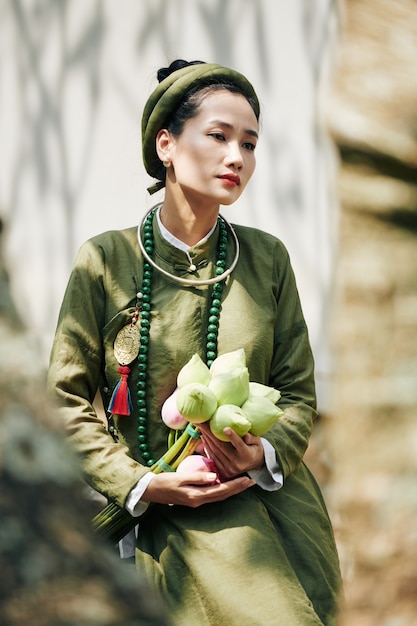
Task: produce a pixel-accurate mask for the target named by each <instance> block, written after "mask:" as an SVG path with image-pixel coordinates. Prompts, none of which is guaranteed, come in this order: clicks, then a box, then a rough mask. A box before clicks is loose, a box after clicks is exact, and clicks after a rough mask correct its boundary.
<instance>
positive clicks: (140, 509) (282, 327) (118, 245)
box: [49, 61, 340, 626]
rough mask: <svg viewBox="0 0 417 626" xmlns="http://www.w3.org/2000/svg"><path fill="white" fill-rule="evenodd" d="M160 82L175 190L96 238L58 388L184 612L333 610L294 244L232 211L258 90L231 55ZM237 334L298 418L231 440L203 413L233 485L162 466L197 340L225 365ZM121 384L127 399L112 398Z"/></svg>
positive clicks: (67, 302)
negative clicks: (228, 216)
mask: <svg viewBox="0 0 417 626" xmlns="http://www.w3.org/2000/svg"><path fill="white" fill-rule="evenodd" d="M158 78H159V80H160V83H159V85H158V86H157V88H156V89H155V91H154V92H153V93H152V94H151V96H150V98H149V100H148V102H147V104H146V106H145V110H144V114H143V119H142V140H143V157H144V164H145V167H146V170H147V172H148V173H149V174H150V175H151V176H152V177H154V178H156V179H157V180H158V182H157V183H156V184H155V185H154V186H153V187H152V188H150V192H153V191H155V190H156V189H160V188H162V187H165V198H164V201H163V202H162V203H161V205H160V206H159V207H157V208H156V210H155V211H151V212H150V213H148V214H147V215H146V216H145V218H144V220H143V222H142V224H141V225H140V227H139V231H138V230H137V229H136V228H131V229H127V230H123V231H114V232H109V233H104V234H102V235H99V236H97V237H95V238H93V239H92V240H90V241H89V242H87V243H86V244H84V246H83V247H82V248H81V250H80V253H79V255H78V258H77V261H76V264H75V267H74V270H73V273H72V275H71V278H70V281H69V285H68V288H67V292H66V295H65V298H64V302H63V305H62V310H61V314H60V319H59V324H58V329H57V334H56V339H55V342H54V346H53V350H52V357H51V367H50V372H49V384H50V386H51V388H52V389H53V390H54V394H55V396H56V397H57V399H58V401H59V403H60V405H61V406H62V408H61V409H60V410H61V411H62V413H63V415H64V418H65V421H66V423H67V427H68V429H69V433H70V438H71V440H72V442H73V444H74V445H75V446H76V448H77V450H78V451H79V453H80V454H81V456H82V462H83V468H84V471H85V475H86V477H87V479H88V481H89V482H90V484H91V485H92V486H93V487H94V488H95V489H97V490H98V491H100V492H101V493H103V494H105V495H106V496H107V497H108V498H109V499H110V500H113V501H114V502H116V503H117V504H118V505H119V506H123V507H126V508H127V510H128V511H129V512H130V513H131V514H132V515H135V516H138V519H139V518H140V516H141V515H142V514H143V513H144V511H146V515H144V517H143V518H141V519H140V526H139V533H138V537H137V544H136V563H137V566H138V567H139V568H141V569H142V570H143V571H145V572H146V575H147V577H148V579H149V581H150V582H151V584H152V585H154V586H155V588H156V589H158V590H159V592H160V593H161V594H162V596H163V598H164V600H165V602H166V603H167V605H168V607H169V609H170V611H171V614H172V616H173V622H174V623H175V624H178V625H181V626H186V625H188V624H190V625H193V626H194V625H195V624H199V625H201V626H203V625H212V624H227V625H228V626H233V625H238V624H239V626H242V625H246V624H247V625H248V626H249V625H251V626H254V625H259V626H261V625H262V626H265V625H266V624H268V625H269V624H279V625H281V624H282V625H283V626H292V625H294V626H295V625H297V626H309V625H311V626H313V625H319V624H332V623H334V619H335V613H336V605H337V595H338V591H339V586H340V577H339V569H338V561H337V555H336V550H335V545H334V540H333V534H332V529H331V525H330V522H329V519H328V515H327V512H326V509H325V505H324V503H323V500H322V497H321V494H320V491H319V489H318V487H317V484H316V482H315V481H314V479H313V477H312V476H311V474H310V473H309V471H308V469H307V468H306V467H305V465H304V464H303V462H302V457H303V454H304V452H305V449H306V447H307V443H308V438H309V435H310V432H311V428H312V421H313V419H314V417H315V393H314V374H313V359H312V355H311V350H310V346H309V341H308V334H307V329H306V325H305V322H304V319H303V315H302V312H301V307H300V302H299V298H298V294H297V289H296V285H295V280H294V276H293V273H292V269H291V266H290V262H289V259H288V254H287V252H286V250H285V248H284V246H283V244H282V243H281V242H280V241H279V240H277V239H276V238H274V237H272V236H271V235H269V234H266V233H263V232H261V231H259V230H255V229H251V228H247V227H242V226H236V227H233V228H232V227H231V226H230V225H227V223H226V222H225V220H223V219H222V218H220V217H219V207H220V205H226V206H227V205H230V204H232V203H233V202H235V201H236V200H237V199H238V198H239V196H240V195H241V194H242V192H243V190H244V188H245V186H246V184H247V183H248V181H249V179H250V177H251V176H252V174H253V171H254V169H255V154H254V153H255V147H256V143H257V140H258V128H259V103H258V99H257V96H256V94H255V92H254V90H253V87H252V85H251V84H250V83H249V82H248V80H247V79H246V78H245V77H244V76H242V75H241V74H239V73H238V72H235V71H233V70H230V69H228V68H224V67H221V66H219V65H214V64H204V63H202V62H198V61H196V62H193V63H190V64H189V63H186V62H184V61H176V62H174V63H173V64H171V66H170V67H169V68H165V69H162V70H160V71H159V73H158ZM132 327H133V329H132ZM138 329H139V330H138ZM136 331H138V332H139V333H140V337H141V340H140V345H138V342H137V340H136V338H137V334H136ZM120 345H122V352H123V349H126V351H127V352H128V353H129V355H128V356H126V354H124V353H123V354H122V352H121V351H120ZM126 346H128V347H127V348H126ZM132 346H133V347H132ZM238 348H243V349H244V350H245V355H246V361H247V366H248V369H249V372H250V377H251V380H252V381H257V382H259V383H263V384H266V385H270V386H273V387H275V388H276V389H279V390H280V392H281V394H282V397H281V400H280V402H279V406H280V407H281V408H282V409H283V410H284V416H283V418H282V419H280V420H279V422H278V423H277V424H276V425H275V426H274V427H273V428H272V429H271V430H270V431H269V432H267V433H266V435H264V436H263V437H262V438H260V437H255V436H253V435H250V434H247V435H245V436H244V437H243V438H240V437H238V436H237V435H236V433H234V431H232V430H231V429H226V430H225V434H226V435H227V437H228V439H229V441H228V442H221V441H219V440H218V439H217V438H215V437H214V436H213V435H212V434H211V431H210V428H209V427H207V426H206V425H204V424H203V425H202V426H201V431H202V442H203V446H204V448H205V451H206V454H207V455H208V456H210V457H211V458H212V459H213V460H214V462H215V464H216V466H217V468H218V469H219V471H220V473H221V474H222V475H223V476H224V477H225V478H226V479H227V480H225V481H223V482H221V483H215V484H213V474H212V473H210V472H207V473H204V472H203V473H185V474H180V473H175V472H164V473H160V474H157V475H156V474H154V473H152V472H151V471H150V470H149V468H150V466H152V465H153V463H154V462H155V460H157V459H158V458H160V457H161V456H162V455H163V453H164V452H165V450H166V448H167V433H168V429H167V427H166V426H165V424H164V423H163V421H162V420H161V407H162V405H163V403H164V401H165V399H166V398H167V397H168V396H170V394H171V393H172V392H173V391H174V389H175V387H176V381H177V375H178V372H179V370H180V369H181V368H182V367H183V365H184V364H185V363H187V361H188V360H189V359H190V357H191V356H192V355H193V354H199V355H200V357H201V358H202V359H205V360H206V361H207V362H208V363H209V364H210V362H211V361H212V360H213V359H214V358H215V357H216V355H220V354H223V353H226V352H231V351H234V350H236V349H238ZM121 379H122V381H123V383H122V386H118V383H119V381H120V380H121ZM126 382H127V384H128V389H129V391H128V392H127V390H126ZM122 387H123V389H124V393H125V402H124V404H125V405H126V406H125V407H124V409H121V408H120V407H121V404H120V397H118V399H117V400H115V397H114V395H113V398H112V392H113V391H114V389H115V388H116V395H117V393H119V394H120V393H121V388H122ZM97 389H99V390H100V393H101V396H102V398H103V401H104V403H105V406H109V407H110V410H111V411H112V412H113V414H114V413H116V415H113V418H114V427H115V435H116V439H117V441H114V439H112V437H111V435H110V434H109V432H108V430H107V429H106V428H105V426H104V425H103V423H102V422H101V421H100V420H99V419H98V417H97V415H96V413H95V411H94V409H93V406H92V403H93V399H94V396H95V393H96V390H97ZM129 396H130V399H131V400H132V402H131V403H132V407H131V409H130V408H129V407H128V404H129V402H128V400H129ZM122 405H123V402H122ZM126 407H127V408H126ZM123 413H124V414H123ZM129 413H130V414H129ZM150 504H152V506H149V505H150Z"/></svg>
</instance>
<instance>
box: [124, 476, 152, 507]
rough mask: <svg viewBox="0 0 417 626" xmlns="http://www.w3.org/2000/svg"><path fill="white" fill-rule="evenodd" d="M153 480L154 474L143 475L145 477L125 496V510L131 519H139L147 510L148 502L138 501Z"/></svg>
mask: <svg viewBox="0 0 417 626" xmlns="http://www.w3.org/2000/svg"><path fill="white" fill-rule="evenodd" d="M153 478H155V474H154V473H153V472H148V473H147V474H145V476H143V477H142V478H141V479H140V480H139V481H138V482H137V483H136V486H135V487H133V489H132V490H131V492H130V493H129V495H128V496H127V499H126V504H125V509H126V510H127V511H128V512H129V513H130V515H133V517H140V516H141V515H143V514H144V513H145V511H146V509H147V508H148V506H149V502H141V501H140V499H141V497H142V496H143V494H144V492H145V490H146V487H147V486H148V485H149V483H150V482H151V480H152V479H153Z"/></svg>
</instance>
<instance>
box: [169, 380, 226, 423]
mask: <svg viewBox="0 0 417 626" xmlns="http://www.w3.org/2000/svg"><path fill="white" fill-rule="evenodd" d="M176 404H177V409H178V411H179V412H180V413H181V415H182V416H183V417H185V419H187V420H188V421H190V422H193V423H194V424H201V423H202V422H206V421H207V420H209V419H210V417H211V416H212V415H213V413H214V411H215V410H216V408H217V399H216V396H215V395H214V393H213V392H212V391H211V390H210V389H209V388H208V387H207V386H206V385H203V384H202V383H188V384H187V385H184V387H180V388H179V389H178V393H177V395H176Z"/></svg>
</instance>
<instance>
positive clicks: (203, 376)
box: [177, 354, 211, 387]
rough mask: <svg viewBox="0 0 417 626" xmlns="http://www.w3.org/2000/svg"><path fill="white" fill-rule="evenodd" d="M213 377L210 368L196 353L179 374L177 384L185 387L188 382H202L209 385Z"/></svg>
mask: <svg viewBox="0 0 417 626" xmlns="http://www.w3.org/2000/svg"><path fill="white" fill-rule="evenodd" d="M210 379H211V374H210V370H209V368H208V367H207V365H206V364H205V363H204V361H203V360H202V359H201V358H200V357H199V355H198V354H194V355H193V356H192V357H191V359H190V360H189V361H188V363H186V364H185V365H184V367H183V368H182V369H181V370H180V371H179V373H178V376H177V386H178V387H184V385H188V383H201V384H202V385H208V384H209V382H210Z"/></svg>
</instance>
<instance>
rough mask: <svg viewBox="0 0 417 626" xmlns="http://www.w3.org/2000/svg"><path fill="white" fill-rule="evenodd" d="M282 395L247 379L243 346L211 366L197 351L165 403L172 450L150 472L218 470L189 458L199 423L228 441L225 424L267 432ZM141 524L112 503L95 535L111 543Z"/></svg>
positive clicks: (278, 414)
mask: <svg viewBox="0 0 417 626" xmlns="http://www.w3.org/2000/svg"><path fill="white" fill-rule="evenodd" d="M280 397H281V394H280V392H279V391H278V390H277V389H274V388H273V387H268V386H267V385H262V384H260V383H256V382H251V381H250V380H249V372H248V368H247V367H246V356H245V352H244V350H243V349H238V350H235V351H233V352H228V353H225V354H222V355H220V356H218V357H217V358H216V359H215V360H214V361H213V363H212V364H211V366H210V368H209V367H208V366H207V365H206V364H205V363H204V362H203V360H202V359H201V358H200V357H199V356H198V355H197V354H194V355H193V356H192V357H191V359H190V360H189V361H188V363H186V365H184V367H183V368H182V369H181V370H180V372H179V374H178V377H177V388H176V389H175V391H174V392H173V393H172V394H171V396H169V397H168V398H167V400H166V401H165V403H164V405H163V406H162V410H161V417H162V420H163V421H164V423H165V424H166V425H167V426H168V427H169V429H170V432H169V436H168V449H167V451H166V452H165V454H164V455H163V456H162V457H161V458H160V459H159V460H158V461H157V463H155V465H153V466H152V467H151V471H152V472H154V473H155V474H158V473H160V472H172V471H177V469H178V470H179V471H186V470H188V471H199V470H201V471H213V470H214V471H215V467H214V464H213V461H212V460H211V459H207V458H206V457H205V456H204V453H202V454H199V455H198V457H197V458H194V459H192V460H190V461H188V460H187V461H185V459H188V457H190V456H191V455H193V454H194V453H195V452H196V450H197V447H198V445H199V440H200V433H199V430H198V425H199V424H201V423H203V422H208V424H209V426H210V429H211V431H212V433H213V434H214V435H215V436H216V437H217V438H218V439H219V440H222V441H228V437H227V436H226V435H225V434H224V432H223V430H224V429H225V428H226V427H230V428H232V429H233V430H234V431H235V432H236V433H237V434H238V435H239V436H241V437H243V436H244V435H245V434H246V433H248V432H249V433H251V434H253V435H257V436H260V435H263V434H264V433H266V432H267V431H268V430H269V429H270V428H271V427H272V426H273V425H274V424H275V422H276V421H278V419H279V418H280V417H281V415H282V414H283V411H282V410H281V409H280V408H279V407H278V406H277V405H276V402H278V400H279V398H280ZM137 522H138V520H137V518H135V517H132V516H131V515H130V514H129V513H128V512H127V511H126V510H125V509H123V508H120V507H119V506H117V505H116V504H114V503H113V504H109V505H107V507H105V508H104V509H103V511H101V512H100V513H99V514H98V515H96V517H95V518H94V519H93V525H94V527H95V530H96V531H97V533H98V534H99V535H100V536H101V537H103V538H104V539H107V540H109V541H111V542H112V543H117V542H118V541H120V539H122V537H124V536H125V535H126V534H127V533H128V532H129V531H130V530H131V529H132V528H134V527H135V525H136V524H137Z"/></svg>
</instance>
